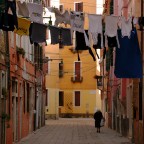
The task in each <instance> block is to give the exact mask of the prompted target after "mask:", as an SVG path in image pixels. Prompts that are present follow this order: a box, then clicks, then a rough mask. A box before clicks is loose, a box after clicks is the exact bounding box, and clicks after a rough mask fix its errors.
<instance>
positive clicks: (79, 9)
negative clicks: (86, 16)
mask: <svg viewBox="0 0 144 144" xmlns="http://www.w3.org/2000/svg"><path fill="white" fill-rule="evenodd" d="M75 11H77V12H83V2H80V3H77V2H76V3H75Z"/></svg>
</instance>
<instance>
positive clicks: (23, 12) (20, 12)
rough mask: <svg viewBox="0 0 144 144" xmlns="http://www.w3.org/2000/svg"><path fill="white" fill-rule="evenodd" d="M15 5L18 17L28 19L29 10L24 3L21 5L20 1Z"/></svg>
mask: <svg viewBox="0 0 144 144" xmlns="http://www.w3.org/2000/svg"><path fill="white" fill-rule="evenodd" d="M17 5H18V15H21V16H23V17H26V18H28V17H29V10H28V7H27V4H26V2H23V3H21V2H20V1H18V2H17Z"/></svg>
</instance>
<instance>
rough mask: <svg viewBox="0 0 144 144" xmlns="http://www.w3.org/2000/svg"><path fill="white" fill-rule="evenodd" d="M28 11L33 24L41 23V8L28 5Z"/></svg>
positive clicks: (31, 4) (34, 4) (40, 6)
mask: <svg viewBox="0 0 144 144" xmlns="http://www.w3.org/2000/svg"><path fill="white" fill-rule="evenodd" d="M27 6H28V10H29V14H30V19H31V21H33V22H37V23H43V17H42V14H43V6H42V5H41V4H36V3H28V4H27Z"/></svg>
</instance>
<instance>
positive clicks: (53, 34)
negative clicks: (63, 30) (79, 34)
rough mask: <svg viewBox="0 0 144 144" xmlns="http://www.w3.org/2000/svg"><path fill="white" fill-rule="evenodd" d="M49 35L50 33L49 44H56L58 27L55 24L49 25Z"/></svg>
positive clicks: (58, 32) (57, 41)
mask: <svg viewBox="0 0 144 144" xmlns="http://www.w3.org/2000/svg"><path fill="white" fill-rule="evenodd" d="M49 30H50V35H51V44H58V43H59V34H60V31H59V28H58V27H56V26H51V25H50V26H49Z"/></svg>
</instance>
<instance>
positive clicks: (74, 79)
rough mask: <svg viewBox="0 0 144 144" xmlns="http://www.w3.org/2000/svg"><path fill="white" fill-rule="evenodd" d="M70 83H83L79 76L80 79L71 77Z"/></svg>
mask: <svg viewBox="0 0 144 144" xmlns="http://www.w3.org/2000/svg"><path fill="white" fill-rule="evenodd" d="M71 81H72V82H73V83H75V82H80V83H81V82H82V81H83V77H82V76H81V77H71Z"/></svg>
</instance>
